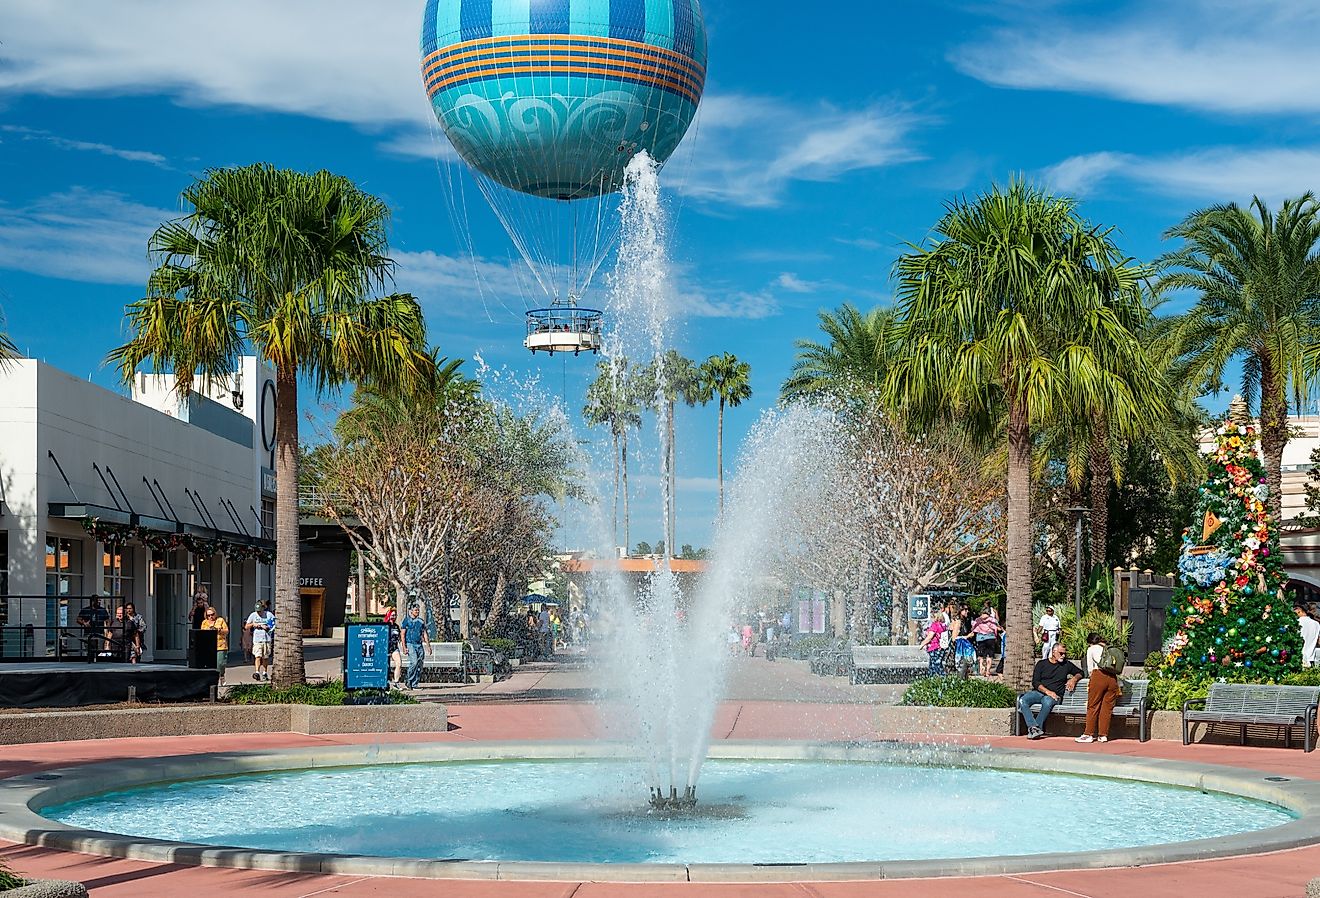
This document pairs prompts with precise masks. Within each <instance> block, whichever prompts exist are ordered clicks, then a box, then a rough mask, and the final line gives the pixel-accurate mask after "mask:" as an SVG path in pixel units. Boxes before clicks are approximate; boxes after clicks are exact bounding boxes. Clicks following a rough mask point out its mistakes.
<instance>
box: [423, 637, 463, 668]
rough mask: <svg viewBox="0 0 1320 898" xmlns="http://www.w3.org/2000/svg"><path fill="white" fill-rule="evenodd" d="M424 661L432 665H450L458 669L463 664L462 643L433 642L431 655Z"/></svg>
mask: <svg viewBox="0 0 1320 898" xmlns="http://www.w3.org/2000/svg"><path fill="white" fill-rule="evenodd" d="M426 660H427V661H430V662H431V663H432V664H452V665H454V666H455V667H458V666H460V665H462V663H463V643H461V642H433V643H431V654H430V655H428V656H427V658H426Z"/></svg>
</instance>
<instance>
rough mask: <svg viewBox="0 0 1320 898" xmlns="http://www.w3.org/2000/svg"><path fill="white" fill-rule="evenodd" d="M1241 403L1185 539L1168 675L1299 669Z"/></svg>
mask: <svg viewBox="0 0 1320 898" xmlns="http://www.w3.org/2000/svg"><path fill="white" fill-rule="evenodd" d="M1256 439H1257V436H1256V429H1255V428H1254V427H1253V426H1252V425H1251V423H1250V419H1249V417H1248V416H1247V411H1246V403H1245V402H1243V401H1242V398H1241V397H1237V398H1235V399H1234V400H1233V403H1232V405H1230V406H1229V413H1228V420H1226V421H1225V422H1224V423H1223V425H1221V426H1220V427H1219V428H1218V429H1217V431H1216V433H1215V448H1214V449H1213V450H1212V451H1211V452H1210V453H1209V455H1208V457H1207V459H1206V481H1205V485H1204V486H1202V487H1201V489H1200V492H1199V493H1198V494H1197V504H1196V517H1195V519H1194V521H1193V524H1192V526H1191V527H1188V528H1187V529H1186V530H1184V531H1183V543H1182V554H1181V555H1180V556H1179V559H1178V572H1179V574H1180V579H1181V586H1180V588H1179V589H1178V592H1177V594H1176V595H1175V596H1174V600H1173V604H1172V605H1171V606H1170V607H1169V618H1168V623H1167V625H1166V626H1168V627H1170V628H1173V627H1176V628H1177V633H1176V635H1175V636H1174V637H1173V639H1172V640H1171V641H1170V644H1169V663H1170V665H1171V667H1172V669H1173V672H1174V673H1178V674H1211V675H1214V676H1218V677H1228V678H1230V679H1241V680H1265V679H1271V678H1274V677H1278V676H1280V675H1282V674H1284V673H1287V672H1289V671H1294V670H1298V669H1300V667H1301V649H1302V638H1301V632H1300V629H1299V628H1298V626H1297V618H1296V617H1295V616H1294V614H1293V610H1292V607H1291V601H1290V599H1289V598H1288V597H1287V596H1285V595H1284V590H1283V586H1284V584H1285V583H1286V582H1287V579H1288V578H1287V576H1286V575H1285V574H1284V572H1283V554H1282V553H1281V552H1280V551H1279V533H1278V522H1277V521H1274V520H1271V519H1270V517H1269V514H1268V513H1267V511H1266V509H1265V499H1266V497H1267V496H1268V493H1269V488H1268V487H1267V486H1266V482H1265V469H1264V467H1263V466H1262V465H1261V463H1260V459H1259V458H1257V457H1256Z"/></svg>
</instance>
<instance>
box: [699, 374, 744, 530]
mask: <svg viewBox="0 0 1320 898" xmlns="http://www.w3.org/2000/svg"><path fill="white" fill-rule="evenodd" d="M751 374H752V366H751V365H749V364H747V363H746V362H742V361H739V360H738V357H737V356H735V355H733V354H732V353H728V352H726V353H724V354H722V355H713V356H711V357H710V358H708V359H706V361H704V362H702V363H701V368H700V370H699V371H698V373H697V392H698V393H699V394H700V395H701V396H702V397H704V398H701V399H699V400H698V401H699V402H701V403H702V404H703V405H704V404H705V403H706V402H708V401H709V400H710V397H711V396H712V395H714V396H715V397H716V399H718V401H719V407H720V415H719V423H718V424H717V425H716V430H715V467H716V469H717V470H718V472H719V473H718V476H719V483H720V517H724V407H725V406H726V405H727V406H729V407H730V408H737V407H738V406H740V405H742V404H743V402H745V401H746V400H748V399H750V398H751V397H752V385H751V383H750V381H749V378H750V377H751Z"/></svg>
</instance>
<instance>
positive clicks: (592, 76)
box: [421, 0, 706, 353]
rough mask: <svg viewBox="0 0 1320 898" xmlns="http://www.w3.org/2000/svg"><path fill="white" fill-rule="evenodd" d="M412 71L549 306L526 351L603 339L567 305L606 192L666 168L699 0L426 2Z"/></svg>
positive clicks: (695, 61) (606, 222) (531, 317)
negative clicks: (417, 65)
mask: <svg viewBox="0 0 1320 898" xmlns="http://www.w3.org/2000/svg"><path fill="white" fill-rule="evenodd" d="M421 51H422V78H423V80H424V82H425V85H426V92H427V96H428V97H429V98H430V100H431V106H432V108H433V109H434V111H435V115H436V119H437V120H438V121H439V123H440V127H441V128H442V129H443V131H444V133H445V135H446V136H447V137H448V138H449V140H450V142H451V143H452V144H453V146H454V149H455V150H456V151H457V153H458V155H459V156H460V157H461V158H462V160H463V161H464V162H465V163H466V164H467V165H468V166H469V167H470V168H471V170H472V171H473V172H474V174H475V176H476V181H477V184H478V186H479V187H480V188H481V191H482V193H483V195H485V197H486V199H487V201H488V202H489V203H490V206H491V208H492V209H494V210H495V213H496V215H497V216H498V217H499V219H500V222H501V223H502V224H503V225H504V228H505V230H506V231H507V232H508V233H509V236H510V238H511V239H512V240H513V243H514V245H515V246H516V247H517V248H518V250H519V252H520V253H521V254H522V256H523V258H524V259H525V260H526V261H527V263H528V265H529V266H530V267H531V269H532V273H533V275H534V276H535V278H536V281H537V282H538V283H539V284H540V286H541V288H542V289H543V290H544V291H545V293H546V294H547V295H548V296H549V297H550V299H551V300H552V301H551V303H550V307H549V308H543V309H533V310H531V311H530V312H528V322H527V326H528V333H527V339H526V341H525V345H526V346H527V347H528V348H529V349H531V350H532V351H533V352H536V351H537V350H538V349H541V350H547V351H550V352H552V353H553V352H555V351H566V350H567V351H573V352H578V351H581V350H583V349H586V350H591V351H595V350H597V349H599V346H600V313H599V312H598V311H595V310H590V309H583V308H580V307H579V306H578V305H577V301H578V298H579V297H580V296H581V295H582V292H583V290H584V289H585V288H586V287H587V285H588V284H589V283H590V281H591V277H592V275H594V273H595V271H596V270H597V269H598V268H599V267H600V264H601V262H602V261H603V260H604V258H605V256H606V254H608V252H609V250H610V249H611V247H612V244H613V235H614V234H615V233H617V230H616V228H615V226H614V222H613V221H612V220H611V219H612V215H611V207H610V205H609V204H608V203H607V198H609V197H610V196H611V195H612V194H614V193H615V192H616V191H617V190H618V189H619V188H620V186H621V185H622V184H623V177H624V169H625V168H626V167H627V165H628V163H629V162H630V161H631V160H632V159H633V157H634V156H635V155H637V154H638V153H640V152H642V151H643V150H645V151H646V152H647V153H648V154H649V155H650V156H651V157H652V158H653V159H655V160H656V162H658V163H661V164H663V163H664V162H665V160H667V159H668V158H669V157H670V155H671V154H672V153H673V152H674V150H675V148H677V146H678V144H679V142H680V141H681V140H682V139H683V135H684V134H685V133H687V130H688V126H689V125H691V123H692V119H693V117H694V116H695V115H696V112H697V106H698V104H699V103H700V102H701V94H702V90H703V89H704V87H705V82H706V30H705V25H704V23H703V21H702V16H701V6H700V3H699V0H428V2H427V4H426V12H425V18H424V20H423V22H422V41H421Z"/></svg>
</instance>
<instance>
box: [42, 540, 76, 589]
mask: <svg viewBox="0 0 1320 898" xmlns="http://www.w3.org/2000/svg"><path fill="white" fill-rule="evenodd" d="M46 595H48V596H77V595H82V540H80V539H69V538H68V537H63V536H48V537H46Z"/></svg>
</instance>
